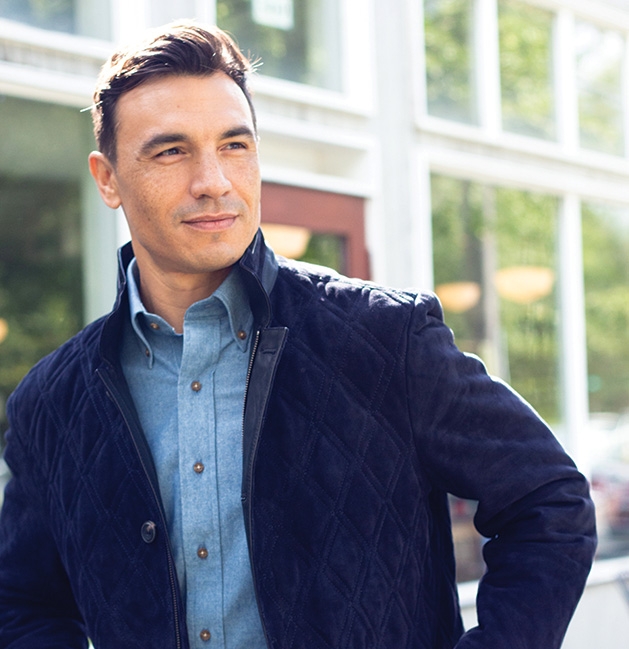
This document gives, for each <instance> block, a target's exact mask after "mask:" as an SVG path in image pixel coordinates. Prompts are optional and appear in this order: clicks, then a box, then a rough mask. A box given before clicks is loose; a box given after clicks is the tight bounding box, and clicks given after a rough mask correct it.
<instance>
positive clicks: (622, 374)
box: [582, 205, 629, 557]
mask: <svg viewBox="0 0 629 649" xmlns="http://www.w3.org/2000/svg"><path fill="white" fill-rule="evenodd" d="M582 228H583V272H584V283H585V309H586V331H587V353H588V387H589V406H590V428H589V431H588V434H589V438H588V442H589V444H590V448H591V459H592V465H593V470H592V487H593V494H594V497H595V500H596V503H597V523H598V525H597V526H598V532H599V549H598V553H599V556H601V557H608V556H617V555H624V554H627V553H629V210H627V209H624V210H620V209H613V208H611V207H605V206H601V205H583V208H582Z"/></svg>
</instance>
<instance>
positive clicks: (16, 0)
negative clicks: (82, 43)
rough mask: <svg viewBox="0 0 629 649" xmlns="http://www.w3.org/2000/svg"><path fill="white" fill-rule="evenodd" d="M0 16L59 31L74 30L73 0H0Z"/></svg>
mask: <svg viewBox="0 0 629 649" xmlns="http://www.w3.org/2000/svg"><path fill="white" fill-rule="evenodd" d="M0 16H1V17H2V18H9V19H10V20H16V21H18V22H22V23H26V24H27V25H32V26H33V27H41V28H42V29H52V30H55V31H60V32H69V33H73V32H74V31H75V24H74V20H75V0H0Z"/></svg>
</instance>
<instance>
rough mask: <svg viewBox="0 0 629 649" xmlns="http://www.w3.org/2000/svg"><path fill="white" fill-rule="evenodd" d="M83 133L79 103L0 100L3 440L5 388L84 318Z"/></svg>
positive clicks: (85, 127)
mask: <svg viewBox="0 0 629 649" xmlns="http://www.w3.org/2000/svg"><path fill="white" fill-rule="evenodd" d="M88 136H89V116H88V115H86V114H84V113H83V114H82V113H80V112H79V111H78V109H71V108H66V107H62V106H53V105H50V104H44V103H39V102H32V101H24V100H19V99H15V98H11V97H4V98H2V101H0V138H1V139H2V143H3V144H2V147H0V197H1V199H0V446H1V445H2V437H3V435H4V432H5V430H6V426H7V422H6V416H5V409H4V406H5V402H6V399H7V397H8V396H9V394H10V393H11V392H12V391H13V389H14V388H15V386H16V385H17V383H18V382H19V381H20V380H21V379H22V377H23V376H24V375H25V374H26V372H27V371H28V370H29V369H30V368H31V367H32V366H33V365H34V364H35V363H36V362H37V361H38V360H39V359H40V358H41V357H42V356H44V355H45V354H47V353H49V352H51V351H53V350H54V349H55V348H56V347H58V346H59V345H60V344H61V343H63V342H64V341H65V340H67V339H68V338H69V337H70V336H72V335H73V334H74V333H76V332H77V331H78V330H79V329H80V328H81V327H82V325H83V312H84V310H83V276H82V275H83V263H82V260H83V256H82V234H81V232H82V220H81V202H82V191H81V182H82V178H84V177H85V160H86V155H87V151H88V150H89V149H88V147H89V143H90V138H89V137H88Z"/></svg>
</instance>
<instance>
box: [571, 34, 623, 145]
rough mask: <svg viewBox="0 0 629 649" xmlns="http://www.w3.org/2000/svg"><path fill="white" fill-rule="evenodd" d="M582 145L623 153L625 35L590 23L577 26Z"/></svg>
mask: <svg viewBox="0 0 629 649" xmlns="http://www.w3.org/2000/svg"><path fill="white" fill-rule="evenodd" d="M576 43H577V77H578V85H579V130H580V135H581V146H583V147H585V148H588V149H595V150H596V151H602V152H604V153H611V154H615V155H622V154H623V151H624V136H623V102H622V85H623V84H622V65H623V63H622V62H623V52H624V49H625V44H624V39H623V37H622V36H621V35H620V34H619V33H617V32H613V31H605V30H601V29H598V28H597V27H595V26H594V25H591V24H589V23H584V22H580V23H577V26H576Z"/></svg>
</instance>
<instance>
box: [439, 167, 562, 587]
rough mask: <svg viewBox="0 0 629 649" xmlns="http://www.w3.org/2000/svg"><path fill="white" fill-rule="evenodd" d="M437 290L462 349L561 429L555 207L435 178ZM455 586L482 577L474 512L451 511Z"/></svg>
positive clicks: (544, 199)
mask: <svg viewBox="0 0 629 649" xmlns="http://www.w3.org/2000/svg"><path fill="white" fill-rule="evenodd" d="M431 192H432V197H431V200H432V205H433V225H432V228H433V254H434V274H435V290H436V292H437V294H438V296H439V298H440V299H441V302H442V304H443V307H444V311H445V318H446V323H447V324H448V325H449V326H450V327H451V329H452V330H453V331H454V334H455V337H456V342H457V345H458V346H459V348H460V349H462V350H463V351H467V352H472V353H476V354H478V355H479V356H481V357H482V358H483V360H484V361H485V363H486V365H487V366H488V370H489V371H490V373H492V374H495V375H498V376H500V377H501V378H503V379H505V380H506V381H507V382H509V383H511V385H513V387H514V388H515V389H516V390H517V391H518V392H520V394H522V395H523V396H524V397H525V398H526V399H527V400H529V401H530V402H531V403H532V404H533V405H534V406H535V408H536V409H537V410H538V411H539V412H540V413H541V415H542V416H543V417H544V418H545V419H546V420H548V421H549V422H551V423H558V421H559V419H560V403H559V377H558V373H557V368H558V353H559V349H558V332H557V310H556V307H555V299H554V292H555V267H556V263H555V261H556V260H555V245H556V241H557V237H556V213H557V206H556V200H555V199H553V198H551V197H548V196H542V195H536V194H530V193H527V192H523V191H518V190H514V189H506V188H494V187H489V186H482V185H478V184H475V183H471V182H469V181H465V180H457V179H453V178H447V177H444V176H439V175H433V177H432V180H431ZM452 508H453V522H454V523H455V524H456V534H455V547H456V552H457V563H458V564H459V566H458V568H457V571H458V572H457V578H458V579H460V580H461V579H465V580H467V579H473V578H478V577H480V572H481V571H482V569H483V563H482V561H481V558H480V548H481V545H482V541H481V539H480V537H479V536H478V534H477V533H476V532H475V530H474V529H473V525H472V516H473V513H474V512H473V508H472V507H471V506H470V504H469V503H462V502H460V501H457V500H454V501H453V506H452Z"/></svg>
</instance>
